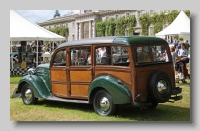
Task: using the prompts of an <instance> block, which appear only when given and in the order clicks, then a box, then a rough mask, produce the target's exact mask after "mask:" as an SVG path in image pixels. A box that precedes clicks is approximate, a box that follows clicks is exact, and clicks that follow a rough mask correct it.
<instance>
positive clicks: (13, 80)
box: [10, 76, 22, 84]
mask: <svg viewBox="0 0 200 131" xmlns="http://www.w3.org/2000/svg"><path fill="white" fill-rule="evenodd" d="M21 78H22V76H11V77H10V83H11V84H17V83H18V81H19V80H20V79H21Z"/></svg>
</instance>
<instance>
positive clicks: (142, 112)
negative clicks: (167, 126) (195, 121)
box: [37, 100, 190, 122]
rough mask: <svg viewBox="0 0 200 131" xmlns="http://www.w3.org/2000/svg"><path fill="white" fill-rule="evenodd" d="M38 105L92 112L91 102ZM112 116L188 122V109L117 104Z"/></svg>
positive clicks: (43, 101) (40, 101) (41, 102)
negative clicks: (150, 108) (148, 107)
mask: <svg viewBox="0 0 200 131" xmlns="http://www.w3.org/2000/svg"><path fill="white" fill-rule="evenodd" d="M37 105H38V106H43V107H45V106H46V107H56V108H61V109H72V110H81V111H84V112H86V113H90V112H91V113H93V112H94V109H93V105H92V104H80V103H67V102H59V101H47V100H39V101H38V103H37ZM113 117H121V118H126V119H130V120H137V121H181V122H183V121H184V122H190V109H189V108H183V107H178V106H171V105H167V104H159V105H158V106H157V108H156V109H154V110H149V109H145V108H144V109H141V108H138V107H134V106H131V105H119V106H118V108H117V112H116V114H115V115H114V116H113Z"/></svg>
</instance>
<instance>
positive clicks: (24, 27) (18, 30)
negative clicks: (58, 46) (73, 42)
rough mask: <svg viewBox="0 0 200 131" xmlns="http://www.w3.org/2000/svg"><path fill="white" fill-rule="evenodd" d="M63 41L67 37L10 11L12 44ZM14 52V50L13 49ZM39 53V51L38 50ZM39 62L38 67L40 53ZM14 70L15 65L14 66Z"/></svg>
mask: <svg viewBox="0 0 200 131" xmlns="http://www.w3.org/2000/svg"><path fill="white" fill-rule="evenodd" d="M32 40H34V41H37V47H38V41H39V40H43V41H62V40H66V38H65V37H62V36H60V35H57V34H55V33H53V32H51V31H48V30H46V29H45V28H43V27H40V26H39V25H37V24H35V23H33V22H31V21H29V20H27V19H26V18H24V17H22V16H21V15H20V14H18V13H17V12H16V11H14V10H10V42H11V44H12V41H32ZM11 46H12V45H11ZM11 52H12V48H11ZM37 52H38V50H37ZM36 58H37V60H36V61H37V62H36V65H38V53H37V57H36ZM12 68H13V64H12Z"/></svg>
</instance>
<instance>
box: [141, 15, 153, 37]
mask: <svg viewBox="0 0 200 131" xmlns="http://www.w3.org/2000/svg"><path fill="white" fill-rule="evenodd" d="M139 22H140V24H141V27H142V32H141V34H142V35H148V30H149V25H150V24H151V18H150V16H149V15H148V14H144V15H142V16H140V17H139Z"/></svg>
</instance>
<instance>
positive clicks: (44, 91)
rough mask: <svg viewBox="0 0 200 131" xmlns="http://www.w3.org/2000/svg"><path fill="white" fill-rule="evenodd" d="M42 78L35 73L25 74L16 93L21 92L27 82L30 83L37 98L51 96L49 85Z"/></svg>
mask: <svg viewBox="0 0 200 131" xmlns="http://www.w3.org/2000/svg"><path fill="white" fill-rule="evenodd" d="M44 82H45V81H43V80H42V79H41V78H39V77H37V76H34V75H27V76H24V77H23V78H22V79H21V80H20V81H19V82H18V87H17V91H16V93H21V91H22V87H23V86H24V85H25V84H26V83H27V84H29V85H30V88H31V89H32V90H33V92H34V94H35V97H37V98H46V97H48V96H50V95H51V94H50V92H49V91H48V87H46V84H45V83H44Z"/></svg>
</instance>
